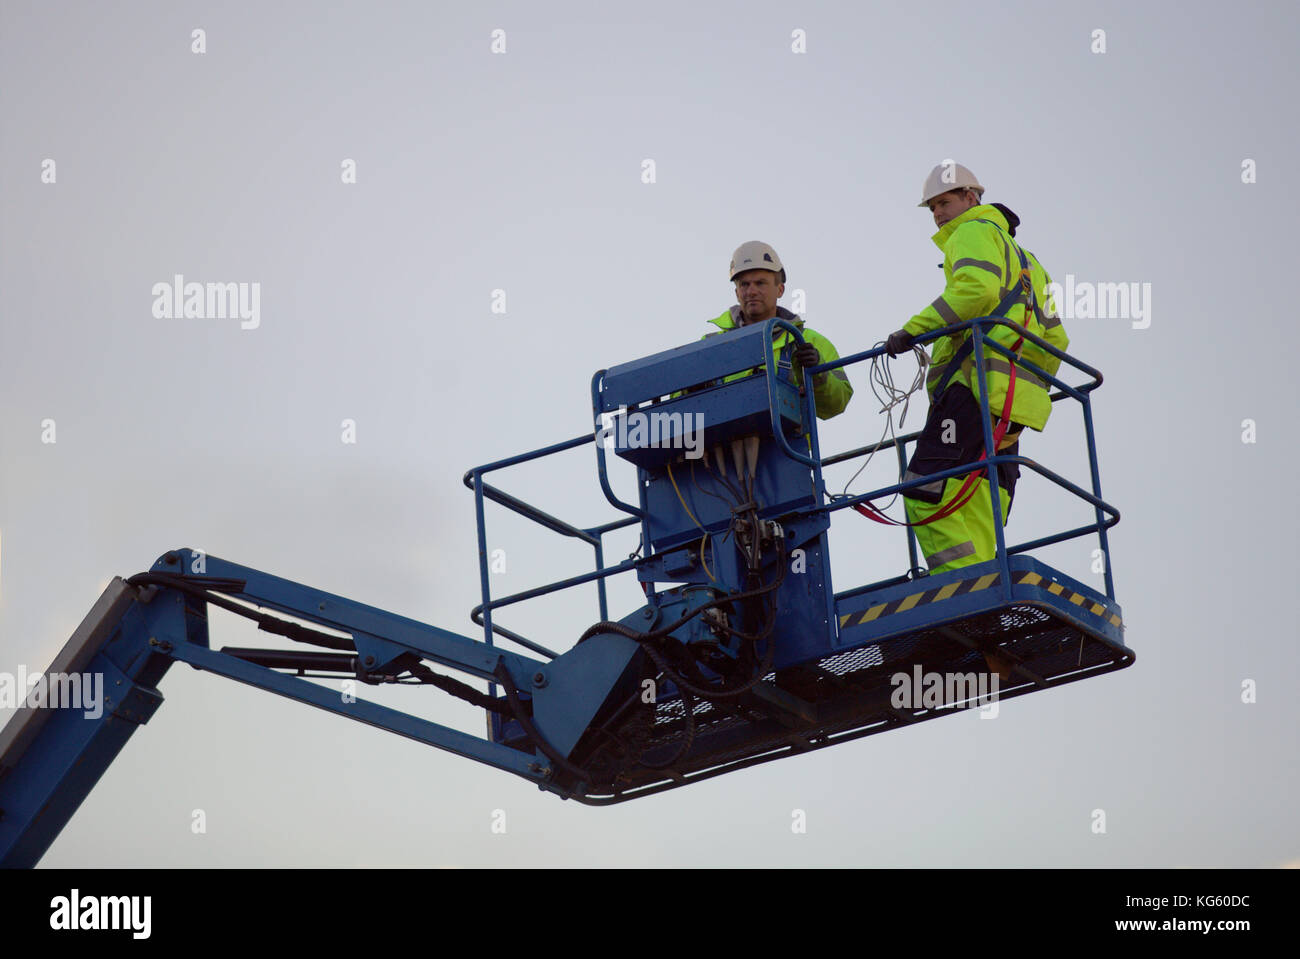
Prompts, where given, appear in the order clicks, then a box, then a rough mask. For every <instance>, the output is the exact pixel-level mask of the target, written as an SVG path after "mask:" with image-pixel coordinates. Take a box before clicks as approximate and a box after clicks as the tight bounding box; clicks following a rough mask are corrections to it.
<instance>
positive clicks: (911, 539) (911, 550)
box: [894, 433, 921, 569]
mask: <svg viewBox="0 0 1300 959" xmlns="http://www.w3.org/2000/svg"><path fill="white" fill-rule="evenodd" d="M916 435H917V436H920V435H921V434H920V433H917V434H916ZM894 449H895V451H896V452H897V453H898V475H899V476H903V475H905V474H906V473H907V452H906V450H904V449H903V444H902V443H899V444H897V445H896V446H895V447H894ZM905 529H906V530H907V558H908V561H909V562H910V563H911V564H912V565H911V566H909V567H908V569H920V568H921V559H920V557H919V556H917V555H916V531H915V530H913V529H912V527H911V526H907V527H905Z"/></svg>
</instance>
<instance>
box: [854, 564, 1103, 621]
mask: <svg viewBox="0 0 1300 959" xmlns="http://www.w3.org/2000/svg"><path fill="white" fill-rule="evenodd" d="M1000 578H1001V577H1000V576H999V575H998V574H997V573H986V574H985V575H983V576H979V577H976V578H975V579H966V580H961V581H959V582H956V583H948V584H947V585H944V586H938V587H936V588H934V589H927V590H924V591H922V592H920V593H913V594H912V595H911V596H904V597H903V598H902V599H895V600H891V601H889V602H888V603H881V604H880V605H878V606H870V607H868V608H867V609H864V610H863V611H862V612H860V613H846V614H844V615H843V616H841V617H840V629H848V628H849V627H851V626H861V625H863V624H864V623H870V622H872V621H874V620H877V619H881V618H882V617H885V616H892V615H894V614H895V613H906V612H907V611H908V610H909V609H915V608H916V607H917V606H924V605H925V604H926V603H937V602H941V601H942V600H945V599H951V598H952V597H953V596H960V595H962V594H963V593H977V592H979V591H980V590H982V589H988V588H989V587H990V586H996V585H997V584H998V580H999V579H1000ZM1012 582H1013V583H1015V584H1016V585H1017V586H1019V585H1022V584H1023V585H1026V586H1038V585H1040V584H1041V583H1043V582H1046V580H1045V579H1044V577H1043V576H1041V575H1039V574H1038V573H1034V572H1018V573H1015V574H1014V575H1013V578H1012ZM1046 589H1047V591H1048V592H1049V593H1051V594H1053V595H1054V596H1061V597H1063V598H1064V599H1066V600H1068V601H1069V602H1071V603H1073V604H1074V605H1076V606H1079V607H1081V608H1083V609H1087V610H1088V611H1089V612H1090V613H1092V614H1093V615H1094V616H1101V615H1103V614H1104V613H1105V612H1106V607H1105V606H1103V605H1101V603H1096V602H1093V601H1092V600H1090V599H1088V597H1086V596H1084V595H1083V594H1081V593H1076V592H1074V591H1073V590H1071V589H1067V588H1066V587H1064V586H1062V585H1061V584H1060V583H1056V582H1048V585H1047V586H1046ZM1085 604H1086V605H1085ZM1106 618H1107V619H1108V620H1109V622H1110V623H1111V625H1113V626H1119V625H1120V618H1119V617H1118V616H1116V615H1115V614H1114V613H1111V614H1110V615H1109V616H1107V617H1106Z"/></svg>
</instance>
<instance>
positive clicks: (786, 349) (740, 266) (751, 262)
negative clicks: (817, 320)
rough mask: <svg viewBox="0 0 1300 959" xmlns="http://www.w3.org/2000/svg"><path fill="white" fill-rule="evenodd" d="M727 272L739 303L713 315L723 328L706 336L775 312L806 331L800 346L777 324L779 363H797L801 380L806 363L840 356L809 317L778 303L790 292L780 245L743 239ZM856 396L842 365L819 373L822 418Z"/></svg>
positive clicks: (817, 391) (816, 396) (774, 345)
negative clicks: (778, 251) (808, 321)
mask: <svg viewBox="0 0 1300 959" xmlns="http://www.w3.org/2000/svg"><path fill="white" fill-rule="evenodd" d="M727 275H728V276H729V277H730V278H731V282H732V283H734V284H735V287H736V305H735V306H732V307H731V308H729V309H728V310H726V311H725V312H723V314H722V315H721V316H718V317H715V318H714V319H712V320H709V322H710V323H712V324H713V325H714V326H716V327H718V331H714V332H711V333H705V334H704V335H705V337H709V336H718V335H720V334H719V331H721V332H723V333H725V332H727V331H728V330H734V329H738V328H739V327H742V326H748V325H749V324H751V323H764V322H766V321H767V320H770V319H772V317H774V316H779V317H781V319H783V320H789V321H790V323H791V324H792V325H794V326H795V327H797V328H798V329H799V331H800V332H801V333H802V334H803V338H804V342H803V344H802V345H801V346H799V347H797V348H796V347H795V346H794V342H795V341H794V337H793V336H791V335H790V333H789V332H788V331H786V330H783V329H780V328H777V330H776V332H775V333H774V334H773V336H772V355H773V358H774V361H775V362H776V364H777V365H778V366H779V365H780V364H781V362H782V361H783V360H784V361H785V362H786V363H788V364H790V365H791V367H792V368H793V370H794V375H795V381H796V382H797V383H799V384H800V385H802V376H803V372H802V371H803V368H804V367H810V366H816V365H817V364H819V363H829V362H830V361H831V360H838V359H839V358H840V355H839V353H837V352H835V347H834V346H832V345H831V341H830V340H828V339H826V337H824V336H822V335H821V334H820V333H817V332H816V331H814V330H811V329H809V328H808V327H806V326H804V324H803V320H801V319H800V318H799V317H798V316H796V315H795V314H794V313H791V312H790V311H789V310H787V309H786V308H785V307H783V306H777V305H776V301H777V300H779V299H780V298H781V296H782V295H783V294H784V293H785V267H784V266H782V265H781V258H780V257H779V256H777V255H776V250H774V249H772V247H770V246H769V245H768V244H766V243H762V242H760V241H758V240H750V241H749V242H748V243H742V244H741V245H740V246H739V247H738V248H737V249H736V252H735V253H733V254H732V256H731V266H730V267H729V268H728V274H727ZM749 375H750V374H749V373H735V374H733V375H731V376H729V377H727V380H733V379H737V378H739V377H742V376H749ZM852 396H853V387H852V386H850V385H849V378H848V376H847V375H846V374H845V372H844V370H842V369H835V370H831V371H830V372H826V373H818V374H817V375H816V376H814V377H813V399H814V401H815V404H816V408H817V416H818V418H819V419H823V420H826V419H830V418H831V417H832V416H836V415H838V414H839V413H842V412H844V407H846V406H848V405H849V399H850V398H851V397H852Z"/></svg>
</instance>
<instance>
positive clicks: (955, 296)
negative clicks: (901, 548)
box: [886, 161, 1070, 573]
mask: <svg viewBox="0 0 1300 959" xmlns="http://www.w3.org/2000/svg"><path fill="white" fill-rule="evenodd" d="M983 194H984V187H982V186H981V185H980V183H979V181H978V180H976V178H975V175H974V174H973V173H971V171H970V170H968V169H967V168H966V167H964V166H961V165H960V164H955V163H952V162H951V161H948V162H945V163H942V164H940V165H939V166H937V167H935V168H934V169H933V170H932V171H931V172H930V175H929V177H927V178H926V181H925V187H924V189H923V191H922V195H921V202H920V204H918V205H919V206H923V207H927V208H929V210H930V212H931V214H932V215H933V216H934V224H935V226H937V227H938V228H939V230H938V232H937V233H935V234H934V236H933V238H932V239H933V240H934V243H935V245H936V246H937V247H939V249H940V250H942V251H943V275H944V279H945V281H946V282H945V285H944V290H943V293H942V294H941V295H940V296H939V297H938V298H936V299H935V300H934V301H933V302H932V303H930V305H929V306H927V307H925V309H923V310H921V312H919V313H918V314H916V315H915V316H913V317H912V318H911V319H910V320H908V321H907V323H905V324H904V325H903V328H902V329H901V330H898V331H897V332H896V333H893V334H891V335H890V337H889V339H888V340H887V341H886V349H887V350H888V352H889V355H890V356H897V355H899V354H900V353H902V352H904V351H906V350H908V349H911V347H912V338H913V337H914V336H919V335H921V334H923V333H929V332H931V331H933V330H939V329H943V328H944V327H945V326H953V325H956V324H960V323H964V322H966V321H967V320H972V319H975V318H977V317H981V316H1005V317H1006V318H1008V319H1010V320H1012V321H1013V322H1014V324H1016V325H1017V326H1019V327H1023V328H1024V329H1026V330H1028V331H1029V332H1031V333H1033V334H1035V335H1036V336H1040V337H1042V338H1043V339H1044V340H1046V341H1047V342H1049V343H1051V344H1052V346H1054V347H1056V348H1057V349H1059V350H1062V351H1063V350H1064V349H1065V348H1066V346H1067V345H1068V344H1069V342H1070V341H1069V337H1067V336H1066V334H1065V327H1064V326H1062V325H1061V321H1060V319H1059V318H1058V317H1057V316H1056V315H1055V311H1054V310H1053V309H1052V306H1051V304H1050V303H1049V302H1048V301H1047V285H1048V284H1049V283H1050V282H1051V278H1050V277H1049V276H1048V274H1047V272H1046V271H1045V270H1044V269H1043V267H1042V265H1041V264H1040V263H1039V262H1038V260H1037V259H1035V258H1034V255H1033V254H1032V253H1029V252H1028V251H1027V250H1023V249H1022V248H1021V247H1020V246H1019V245H1018V244H1017V243H1016V242H1015V241H1014V240H1013V239H1012V237H1014V236H1015V232H1016V227H1017V226H1018V225H1019V223H1020V219H1019V217H1017V216H1016V215H1015V214H1014V213H1012V212H1011V211H1010V210H1008V209H1007V208H1006V207H1005V206H1003V205H1001V204H985V203H983V202H982V200H983ZM1025 269H1027V270H1028V271H1029V280H1030V281H1029V283H1028V284H1026V283H1024V282H1023V280H1022V276H1021V274H1022V271H1024V270H1025ZM986 335H987V337H988V338H989V339H992V340H996V341H997V342H998V343H1001V344H1003V345H1004V346H1007V347H1008V348H1012V349H1015V351H1016V355H1017V356H1020V357H1022V358H1024V359H1026V360H1029V361H1030V362H1032V363H1034V364H1036V365H1037V366H1038V367H1040V368H1041V369H1043V370H1045V371H1046V372H1048V373H1050V374H1052V375H1053V376H1055V375H1056V371H1057V369H1058V368H1059V367H1060V365H1061V364H1060V360H1059V359H1057V358H1056V357H1055V356H1053V355H1051V354H1050V353H1048V352H1047V351H1046V350H1043V349H1042V348H1040V347H1039V346H1037V345H1036V344H1034V343H1031V342H1030V341H1029V340H1027V339H1022V338H1021V337H1020V335H1019V333H1018V331H1017V330H1016V329H1014V328H1012V327H1008V326H1002V325H996V326H992V327H988V328H986ZM1018 340H1019V341H1020V346H1019V348H1018V349H1016V343H1017V341H1018ZM932 344H933V346H934V350H933V359H932V362H931V366H930V370H929V373H928V374H927V376H926V390H927V392H928V393H929V395H930V412H929V416H928V417H927V419H926V422H925V428H924V429H923V430H922V431H921V435H920V437H919V438H918V440H917V443H916V452H915V453H914V454H913V456H912V459H911V462H909V463H908V467H907V473H906V476H905V479H907V480H912V479H917V478H919V477H921V476H926V475H928V474H931V473H937V472H940V471H941V470H945V469H949V468H951V467H954V466H958V465H960V464H961V463H969V462H973V461H975V460H977V459H979V457H980V454H981V453H982V451H983V450H984V430H983V424H982V423H981V422H980V405H979V399H978V393H979V380H978V378H977V374H976V370H975V358H974V356H973V355H972V354H973V348H972V347H973V344H972V342H971V332H970V331H969V330H967V331H966V332H964V333H963V334H962V335H961V336H959V337H952V336H950V337H940V338H938V339H936V340H933V341H932ZM984 352H985V355H984V376H985V382H986V383H987V384H988V392H989V397H988V400H989V413H990V415H991V417H992V420H993V424H994V426H996V425H997V423H998V422H999V421H1000V420H1001V419H1002V416H1003V414H1004V413H1006V414H1008V415H1007V419H1008V420H1009V424H1008V426H1007V428H1006V432H1005V435H1004V436H1003V437H1002V439H1001V441H1000V442H999V443H998V452H999V453H1009V454H1011V455H1017V454H1018V453H1019V439H1020V433H1021V431H1022V430H1023V428H1024V427H1026V426H1028V427H1030V428H1031V429H1034V430H1039V431H1041V430H1042V429H1043V427H1044V426H1046V425H1047V418H1048V416H1049V415H1050V414H1051V411H1052V404H1051V400H1050V399H1049V395H1048V390H1047V383H1046V382H1044V381H1043V380H1042V379H1040V378H1039V377H1038V376H1036V375H1035V374H1033V373H1031V372H1030V371H1029V370H1028V369H1026V368H1025V367H1024V366H1023V365H1021V364H1016V367H1015V389H1014V391H1013V398H1012V403H1011V406H1010V408H1009V409H1008V408H1007V407H1006V398H1007V388H1008V385H1009V384H1010V382H1011V374H1012V367H1011V363H1010V361H1009V360H1008V359H1007V357H1006V356H1004V355H1003V354H1001V353H998V352H996V351H995V350H993V349H991V348H986V349H985V351H984ZM1019 475H1020V469H1019V467H1018V466H1016V465H1015V464H1014V463H1008V464H1003V465H1002V466H1000V467H999V469H998V486H999V494H1000V497H999V498H1000V500H1001V506H1002V521H1003V523H1004V524H1005V522H1006V518H1007V513H1008V511H1009V510H1010V507H1011V500H1012V496H1013V493H1014V491H1015V485H1016V479H1017V477H1018V476H1019ZM965 483H966V477H965V476H955V477H950V478H948V479H946V480H942V479H941V480H935V481H933V482H931V483H927V484H925V485H923V486H919V487H914V488H913V489H910V490H908V491H906V492H905V494H904V496H905V499H904V504H905V507H906V510H907V517H908V521H909V522H910V523H913V524H917V523H920V522H922V521H924V520H925V519H927V518H928V517H931V516H933V515H934V514H935V513H938V512H940V511H945V512H946V511H947V509H948V508H949V506H950V504H951V503H952V501H953V499H954V498H955V497H957V496H958V494H959V492H960V491H961V490H962V488H963V485H964V484H965ZM967 493H968V494H969V493H970V489H969V487H967ZM914 530H915V532H916V540H917V543H918V544H919V545H920V547H921V551H922V553H923V554H924V555H925V561H926V564H927V565H928V566H929V568H930V572H931V573H939V572H944V571H946V570H950V569H957V568H959V567H962V566H970V565H973V564H975V563H981V562H984V561H986V560H990V559H993V558H994V557H995V555H996V553H997V539H996V536H995V531H994V529H993V507H992V499H991V494H990V489H989V482H988V479H987V478H986V477H982V478H980V479H979V481H978V486H977V488H976V489H975V490H974V494H973V495H971V496H970V498H969V499H968V500H966V502H965V504H964V505H963V506H961V507H960V508H957V509H955V510H953V511H951V512H950V513H947V515H943V516H941V517H940V518H939V519H936V520H934V521H932V522H930V523H928V524H926V525H916V526H914Z"/></svg>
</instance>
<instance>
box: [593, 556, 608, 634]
mask: <svg viewBox="0 0 1300 959" xmlns="http://www.w3.org/2000/svg"><path fill="white" fill-rule="evenodd" d="M604 567H605V550H604V549H603V548H602V547H601V545H600V540H596V571H597V572H599V571H600V570H602V569H604ZM596 594H597V595H598V596H599V597H600V621H601V622H602V623H603V622H605V621H606V620H607V619H609V604H608V603H607V602H606V600H605V577H603V576H602V577H601V578H600V579H598V580H596Z"/></svg>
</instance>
